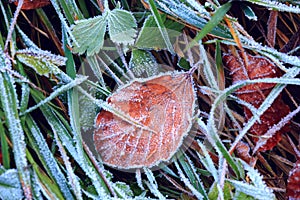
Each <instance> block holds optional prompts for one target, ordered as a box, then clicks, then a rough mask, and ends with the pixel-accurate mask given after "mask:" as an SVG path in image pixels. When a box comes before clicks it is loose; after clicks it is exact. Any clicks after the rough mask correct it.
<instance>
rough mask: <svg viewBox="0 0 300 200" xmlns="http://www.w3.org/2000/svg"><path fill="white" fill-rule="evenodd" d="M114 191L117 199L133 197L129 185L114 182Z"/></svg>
mask: <svg viewBox="0 0 300 200" xmlns="http://www.w3.org/2000/svg"><path fill="white" fill-rule="evenodd" d="M114 189H115V190H116V192H117V194H118V196H119V197H122V198H128V197H133V192H132V190H131V189H130V187H129V185H126V183H123V182H119V181H118V182H116V183H114Z"/></svg>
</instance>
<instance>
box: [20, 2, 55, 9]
mask: <svg viewBox="0 0 300 200" xmlns="http://www.w3.org/2000/svg"><path fill="white" fill-rule="evenodd" d="M18 2H19V1H15V2H14V3H15V5H16V6H17V5H18ZM49 4H50V0H24V2H23V5H22V10H32V9H36V8H41V7H44V6H47V5H49Z"/></svg>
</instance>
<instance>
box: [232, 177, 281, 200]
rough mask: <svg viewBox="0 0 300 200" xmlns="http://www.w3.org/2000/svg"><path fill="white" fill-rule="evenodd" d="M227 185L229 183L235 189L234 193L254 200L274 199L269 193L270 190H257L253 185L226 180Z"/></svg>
mask: <svg viewBox="0 0 300 200" xmlns="http://www.w3.org/2000/svg"><path fill="white" fill-rule="evenodd" d="M227 181H228V182H229V183H231V185H232V186H234V187H235V191H236V192H242V193H245V194H247V195H249V196H252V197H254V198H255V199H260V200H270V199H275V195H274V194H273V193H272V192H270V189H268V188H258V187H255V186H253V185H250V184H249V183H246V182H242V181H236V180H227Z"/></svg>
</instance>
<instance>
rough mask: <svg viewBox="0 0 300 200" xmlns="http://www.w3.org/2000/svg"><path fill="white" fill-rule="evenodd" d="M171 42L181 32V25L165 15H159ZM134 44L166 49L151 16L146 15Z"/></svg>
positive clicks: (141, 46) (143, 47)
mask: <svg viewBox="0 0 300 200" xmlns="http://www.w3.org/2000/svg"><path fill="white" fill-rule="evenodd" d="M161 18H162V20H163V23H164V25H165V28H166V29H167V33H168V36H169V38H170V41H171V43H174V41H175V37H177V36H179V35H180V34H181V32H180V31H181V29H182V28H183V25H181V24H179V23H177V22H174V21H171V20H167V19H166V15H162V16H161ZM135 46H136V47H138V48H141V49H153V48H154V49H167V46H166V43H165V41H164V39H163V37H162V36H161V33H160V31H159V29H158V26H157V24H156V22H155V19H154V17H153V16H148V17H147V19H146V20H145V21H144V24H143V27H142V29H141V31H140V33H139V36H138V38H137V41H136V43H135Z"/></svg>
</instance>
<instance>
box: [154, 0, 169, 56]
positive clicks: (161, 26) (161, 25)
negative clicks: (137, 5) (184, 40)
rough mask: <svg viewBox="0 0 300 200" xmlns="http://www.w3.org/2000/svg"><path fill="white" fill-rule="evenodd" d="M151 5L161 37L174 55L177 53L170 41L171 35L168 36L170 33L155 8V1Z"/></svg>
mask: <svg viewBox="0 0 300 200" xmlns="http://www.w3.org/2000/svg"><path fill="white" fill-rule="evenodd" d="M149 5H150V8H151V12H152V15H153V17H154V19H155V21H156V24H157V26H158V29H159V31H160V33H161V36H162V37H163V39H164V42H165V44H166V46H167V49H168V50H169V51H170V52H171V53H172V54H175V51H174V49H173V46H172V43H171V41H170V38H169V35H168V32H167V30H166V27H165V25H164V23H163V21H162V19H161V16H160V14H159V13H158V10H157V8H156V6H155V3H154V0H149Z"/></svg>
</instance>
